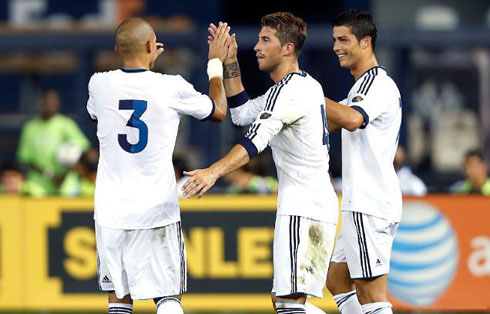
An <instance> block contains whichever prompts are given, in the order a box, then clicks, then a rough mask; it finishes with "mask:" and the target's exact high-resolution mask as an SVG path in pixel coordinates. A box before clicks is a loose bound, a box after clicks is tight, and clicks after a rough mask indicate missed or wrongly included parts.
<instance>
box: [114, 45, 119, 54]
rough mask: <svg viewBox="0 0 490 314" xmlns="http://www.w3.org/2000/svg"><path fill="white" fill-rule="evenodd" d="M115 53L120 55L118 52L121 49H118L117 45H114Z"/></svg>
mask: <svg viewBox="0 0 490 314" xmlns="http://www.w3.org/2000/svg"><path fill="white" fill-rule="evenodd" d="M114 53H115V54H116V55H118V54H119V49H117V46H114Z"/></svg>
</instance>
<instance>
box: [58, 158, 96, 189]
mask: <svg viewBox="0 0 490 314" xmlns="http://www.w3.org/2000/svg"><path fill="white" fill-rule="evenodd" d="M98 162H99V153H98V152H97V151H96V150H95V149H89V150H87V151H86V152H84V153H83V154H81V155H80V159H78V161H77V162H76V164H75V165H73V166H72V171H70V172H69V173H68V174H67V176H66V178H65V180H64V181H63V183H62V184H61V186H60V188H59V192H60V195H61V196H68V197H77V196H81V197H94V193H95V178H96V176H97V164H98Z"/></svg>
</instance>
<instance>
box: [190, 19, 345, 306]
mask: <svg viewBox="0 0 490 314" xmlns="http://www.w3.org/2000/svg"><path fill="white" fill-rule="evenodd" d="M210 32H211V36H210V38H209V40H210V41H214V40H216V39H215V34H216V27H214V26H211V27H210ZM305 37H306V23H305V22H304V21H303V20H301V19H300V18H298V17H295V16H294V15H293V14H291V13H288V12H278V13H272V14H268V15H266V16H264V17H263V18H262V28H261V30H260V33H259V36H258V41H257V44H256V45H255V47H254V50H255V52H256V56H257V62H258V65H259V69H260V70H261V71H264V72H267V73H269V75H270V77H271V79H272V80H273V81H274V83H275V85H274V86H272V87H271V88H270V89H269V90H268V91H267V92H266V93H265V94H264V95H262V96H259V97H257V98H255V99H249V98H248V96H247V94H246V92H245V89H244V87H243V85H242V81H241V76H240V68H239V65H238V59H237V48H238V46H237V44H236V41H235V35H234V34H233V35H232V36H231V39H232V40H231V44H230V48H229V50H228V56H227V59H226V61H225V66H224V70H225V73H224V78H225V80H224V82H225V90H226V95H227V96H228V103H229V106H230V112H231V115H232V120H233V123H234V124H236V125H241V126H244V125H250V124H251V126H250V128H249V131H248V133H247V134H246V135H245V137H244V138H243V139H242V141H241V142H240V144H238V145H236V146H235V147H234V148H233V149H232V150H231V151H230V152H229V153H228V154H227V155H226V156H225V157H223V158H222V159H221V160H219V161H218V162H216V163H214V164H213V165H212V166H211V167H209V168H207V169H202V170H195V171H191V172H188V173H186V174H188V175H191V176H192V178H191V179H189V180H188V181H187V182H186V184H184V194H185V195H186V196H187V197H190V196H192V195H196V194H197V195H198V196H202V195H203V194H204V193H205V192H206V191H207V190H208V189H209V188H210V187H211V186H213V185H214V183H215V182H216V180H217V179H218V178H219V177H222V176H223V175H225V174H227V173H229V172H231V171H233V170H235V169H237V168H239V167H241V166H243V165H245V164H246V163H247V162H248V161H249V160H250V159H252V158H253V157H254V156H256V155H257V154H259V153H260V152H262V151H263V150H264V149H265V148H266V147H267V145H270V146H271V148H272V154H273V158H274V162H275V164H276V168H277V176H278V181H279V191H278V207H277V217H276V224H275V228H274V244H273V263H274V279H273V288H272V293H271V297H272V301H273V304H274V308H275V310H276V311H277V313H314V312H313V311H312V310H308V309H306V311H305V301H306V298H307V296H309V295H311V296H315V297H319V298H321V297H322V295H323V294H322V289H323V287H324V281H325V280H326V277H327V271H328V266H329V261H330V257H331V253H332V250H333V244H334V239H335V231H336V228H337V220H338V199H337V195H336V194H335V192H334V189H333V187H332V184H331V183H330V179H329V174H328V169H329V165H328V161H329V156H328V149H329V148H328V145H329V143H328V128H327V124H326V114H325V113H326V112H325V99H324V97H323V89H322V87H321V85H320V84H319V83H318V82H317V81H316V80H315V79H314V78H312V77H311V76H310V75H309V74H308V73H306V72H304V71H302V70H301V69H300V67H299V64H298V55H299V53H300V49H301V47H302V46H303V43H304V40H305ZM306 306H308V305H306ZM310 306H311V305H310Z"/></svg>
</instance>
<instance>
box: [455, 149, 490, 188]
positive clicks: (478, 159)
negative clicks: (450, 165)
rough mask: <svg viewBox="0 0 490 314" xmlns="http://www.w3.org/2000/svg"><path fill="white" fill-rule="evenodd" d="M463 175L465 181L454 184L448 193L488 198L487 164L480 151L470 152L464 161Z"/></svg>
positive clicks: (489, 185)
mask: <svg viewBox="0 0 490 314" xmlns="http://www.w3.org/2000/svg"><path fill="white" fill-rule="evenodd" d="M464 175H465V177H466V179H464V180H462V181H458V182H456V183H454V184H453V185H452V186H451V187H450V188H449V190H450V192H451V193H454V194H480V195H484V196H490V177H489V176H488V164H487V163H486V162H485V159H484V158H483V153H482V151H480V150H471V151H469V152H467V153H466V155H465V159H464Z"/></svg>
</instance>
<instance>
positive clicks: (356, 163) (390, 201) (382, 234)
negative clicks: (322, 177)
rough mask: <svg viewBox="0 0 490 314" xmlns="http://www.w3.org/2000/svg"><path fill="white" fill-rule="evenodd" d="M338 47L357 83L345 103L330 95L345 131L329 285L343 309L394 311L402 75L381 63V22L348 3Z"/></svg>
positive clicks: (332, 120)
mask: <svg viewBox="0 0 490 314" xmlns="http://www.w3.org/2000/svg"><path fill="white" fill-rule="evenodd" d="M332 35H333V42H334V46H333V51H334V53H335V54H336V56H337V57H338V60H339V63H340V66H341V67H342V68H345V69H348V70H350V73H351V75H352V76H353V77H354V79H355V83H354V85H353V86H352V88H351V89H350V91H349V94H348V95H347V98H346V99H344V100H343V101H342V103H337V102H334V101H332V100H330V99H326V103H327V118H328V122H329V128H330V130H331V131H334V130H336V129H341V132H342V134H341V135H342V206H341V215H342V216H341V221H342V226H341V229H340V231H339V234H338V237H337V241H336V245H335V250H334V253H333V255H332V261H331V263H330V270H329V272H328V279H327V288H328V290H329V291H330V292H331V293H332V295H333V297H334V300H335V302H336V303H337V307H338V308H339V311H340V312H341V314H361V313H364V314H372V313H377V314H392V313H393V311H392V308H391V307H392V305H391V303H390V302H389V301H388V282H387V277H388V276H387V275H388V273H389V269H390V259H391V248H392V244H393V239H394V237H395V235H396V231H397V229H398V225H399V223H400V221H401V216H402V215H401V214H402V194H401V191H400V187H399V182H398V178H397V175H396V172H395V169H394V167H393V160H394V157H395V152H396V147H397V146H398V139H399V134H400V126H401V120H402V102H401V96H400V92H399V90H398V87H397V86H396V83H395V82H394V81H393V79H391V77H390V76H389V75H388V74H387V72H386V70H385V69H384V68H383V67H380V66H379V65H378V61H377V59H376V55H375V53H374V48H375V45H376V38H377V28H376V24H375V23H374V20H373V17H372V16H371V14H369V13H368V12H366V11H363V10H360V9H350V10H348V11H346V12H343V13H341V14H340V15H339V16H337V18H336V19H335V20H334V23H333V34H332Z"/></svg>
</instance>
